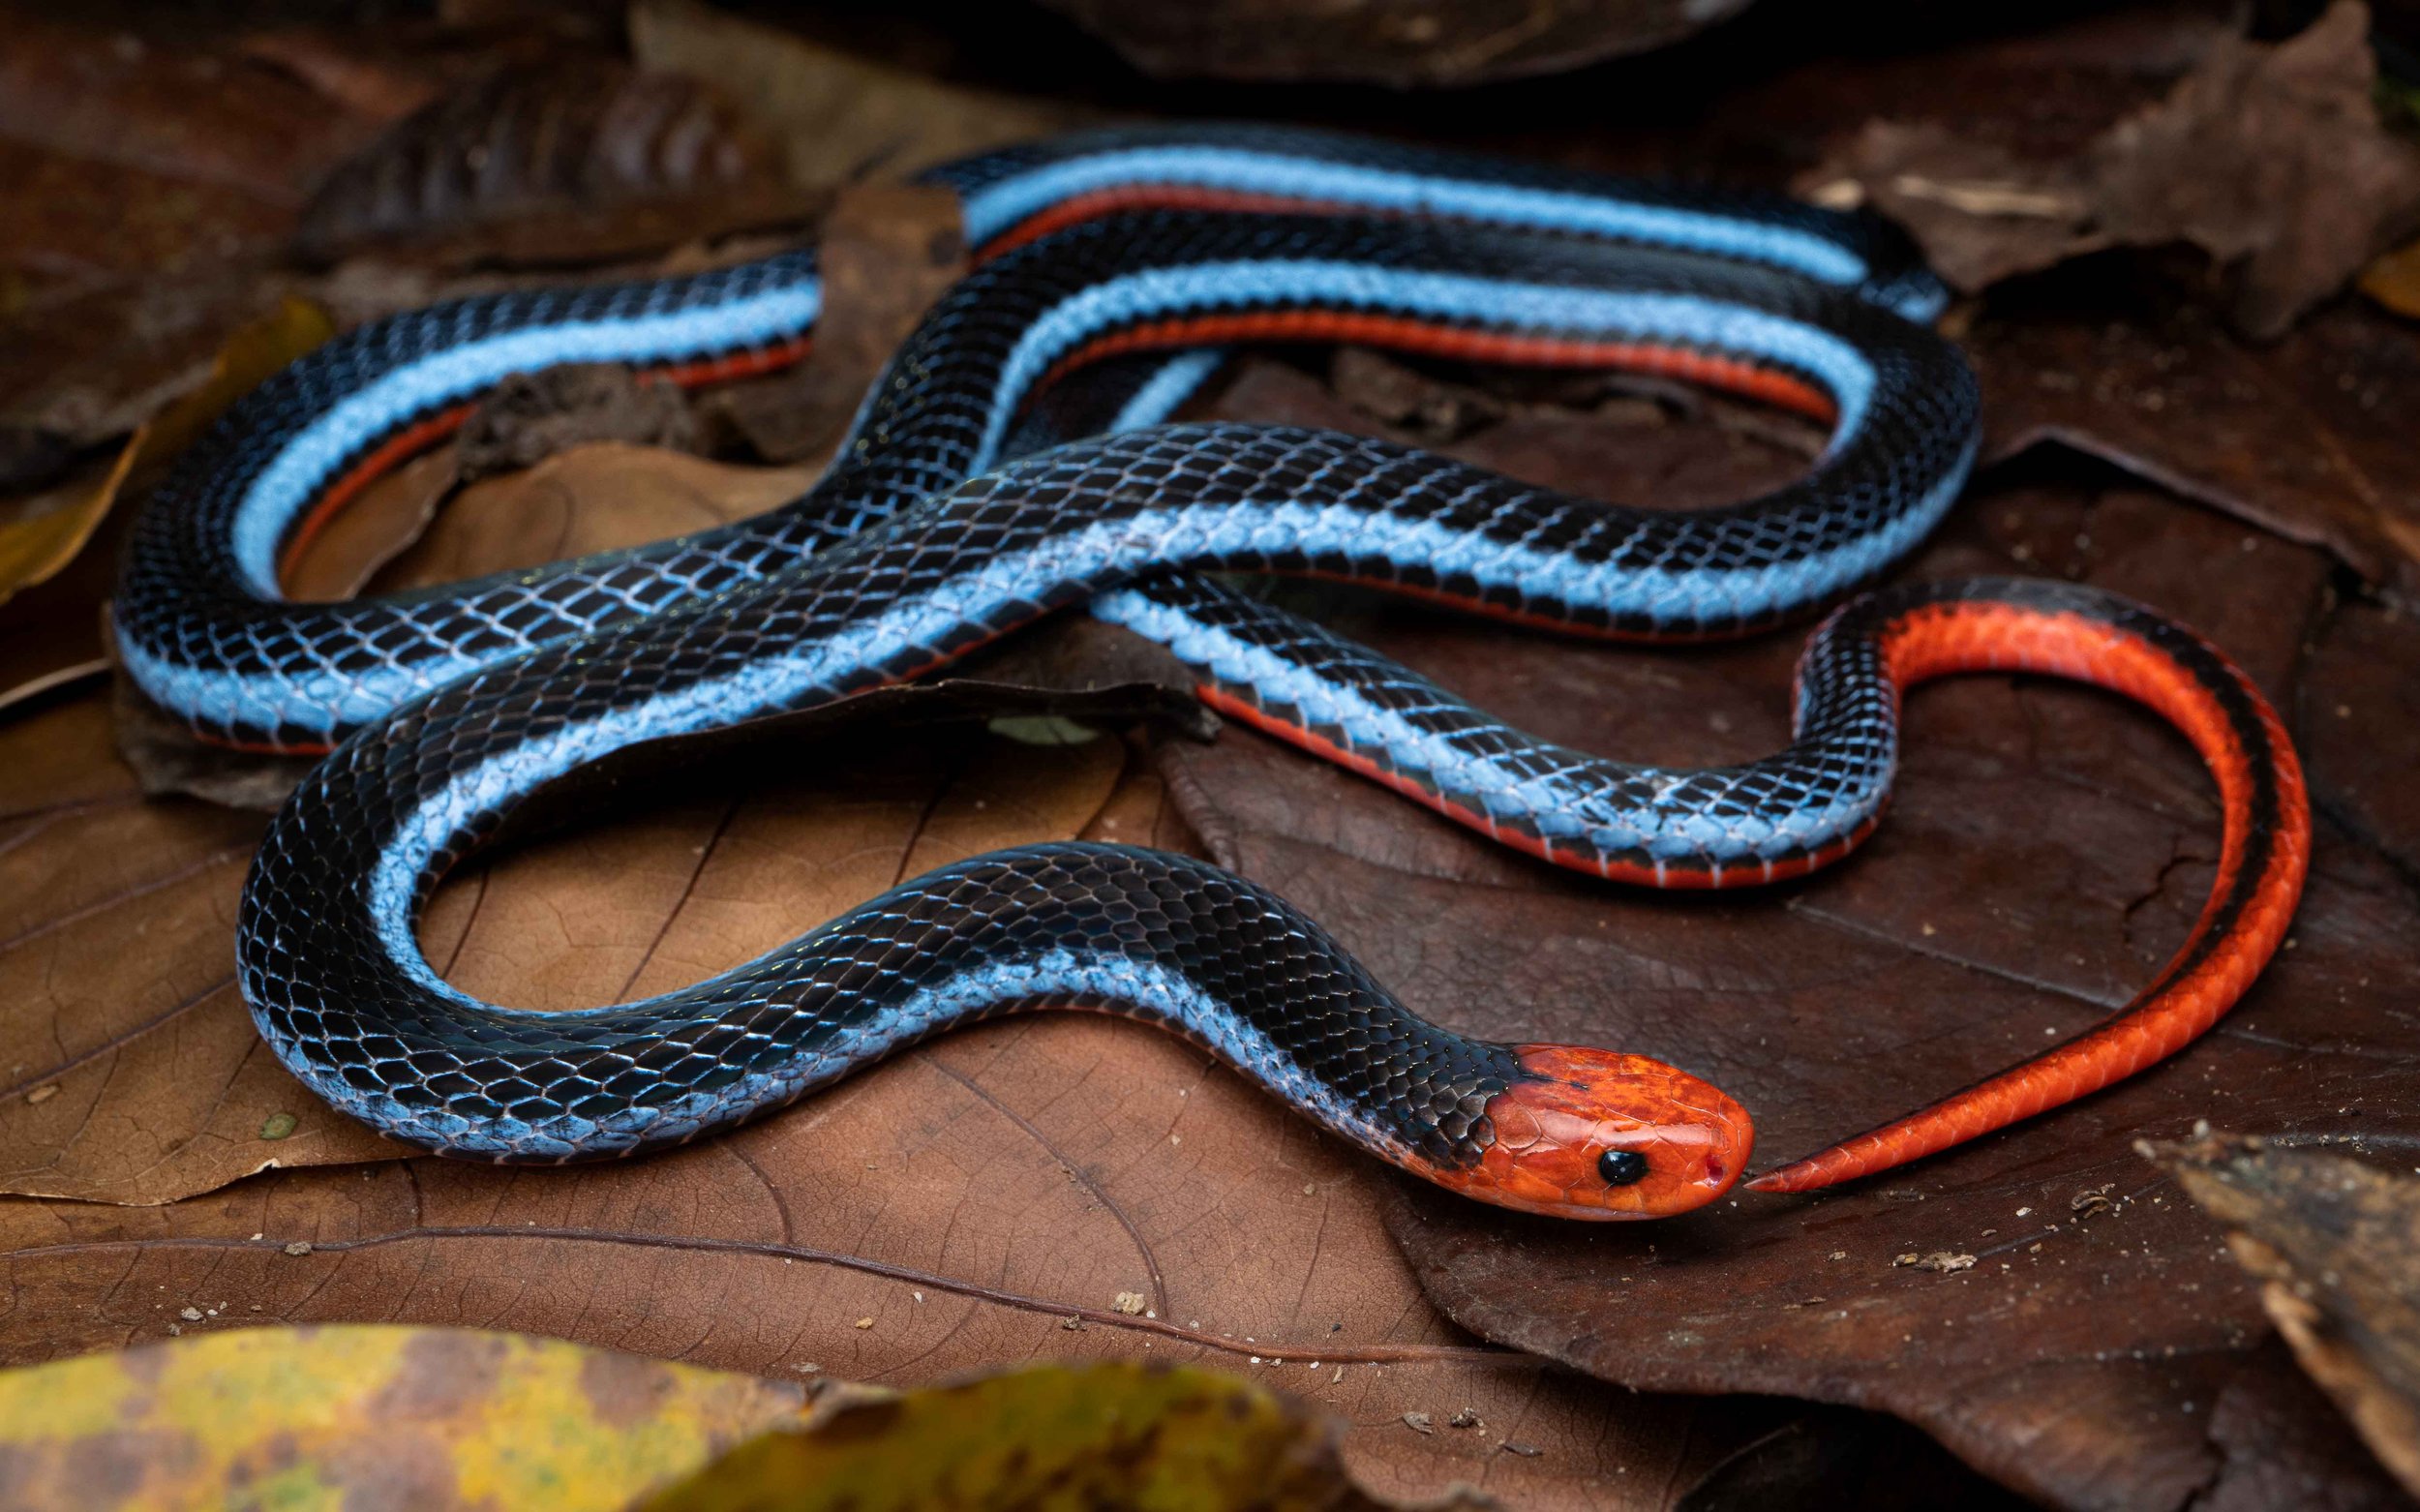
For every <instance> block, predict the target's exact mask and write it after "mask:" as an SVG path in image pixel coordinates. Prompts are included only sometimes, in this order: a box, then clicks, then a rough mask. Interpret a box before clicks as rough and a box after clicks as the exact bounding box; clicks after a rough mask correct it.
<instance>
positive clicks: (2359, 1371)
mask: <svg viewBox="0 0 2420 1512" xmlns="http://www.w3.org/2000/svg"><path fill="white" fill-rule="evenodd" d="M2136 1149H2137V1150H2139V1151H2140V1152H2141V1153H2142V1154H2143V1155H2144V1156H2145V1157H2146V1158H2148V1159H2150V1160H2152V1161H2154V1162H2156V1163H2158V1164H2160V1165H2161V1166H2162V1167H2163V1168H2164V1169H2165V1170H2167V1171H2168V1173H2169V1174H2171V1175H2173V1176H2174V1177H2175V1178H2176V1179H2177V1182H2178V1183H2179V1184H2180V1185H2181V1186H2183V1187H2184V1189H2185V1192H2186V1194H2187V1195H2189V1196H2191V1197H2192V1198H2193V1200H2194V1201H2195V1202H2198V1203H2200V1204H2201V1206H2202V1207H2203V1208H2205V1209H2206V1210H2208V1212H2209V1213H2210V1215H2211V1216H2212V1217H2213V1218H2216V1219H2217V1220H2218V1221H2219V1222H2220V1223H2222V1224H2223V1225H2226V1228H2227V1230H2228V1232H2227V1243H2228V1245H2229V1246H2230V1247H2231V1248H2232V1249H2233V1250H2234V1252H2235V1257H2236V1258H2237V1259H2238V1260H2241V1261H2242V1262H2243V1265H2244V1268H2245V1269H2246V1270H2248V1271H2250V1272H2252V1274H2253V1275H2254V1277H2256V1278H2257V1279H2258V1280H2259V1281H2260V1283H2261V1287H2260V1301H2261V1305H2262V1306H2263V1307H2265V1308H2266V1309H2267V1310H2268V1314H2269V1316H2270V1318H2271V1319H2272V1320H2273V1321H2274V1322H2275V1323H2276V1324H2277V1327H2278V1331H2279V1332H2280V1333H2282V1334H2284V1336H2285V1340H2286V1342H2287V1343H2288V1344H2290V1345H2292V1346H2293V1348H2294V1354H2295V1357H2296V1358H2297V1359H2299V1360H2300V1361H2301V1362H2302V1366H2303V1369H2304V1370H2306V1371H2308V1372H2310V1373H2311V1376H2312V1378H2313V1379H2314V1380H2316V1381H2317V1382H2318V1383H2319V1384H2320V1385H2321V1386H2323V1387H2325V1388H2326V1389H2327V1391H2328V1394H2329V1395H2330V1396H2332V1397H2334V1398H2335V1399H2336V1401H2337V1405H2338V1406H2342V1407H2343V1408H2344V1415H2345V1416H2346V1417H2348V1418H2350V1419H2351V1420H2352V1422H2353V1425H2354V1426H2355V1427H2356V1428H2358V1429H2359V1430H2360V1431H2361V1436H2362V1437H2363V1438H2364V1439H2365V1440H2367V1441H2368V1443H2369V1445H2370V1447H2371V1449H2372V1450H2373V1451H2375V1453H2376V1455H2377V1457H2378V1459H2379V1460H2380V1461H2381V1462H2382V1463H2383V1464H2384V1465H2385V1466H2386V1467H2387V1468H2389V1469H2391V1470H2393V1471H2394V1472H2395V1476H2396V1478H2397V1479H2398V1480H2400V1481H2402V1482H2403V1485H2404V1489H2405V1491H2406V1492H2409V1493H2410V1494H2411V1495H2413V1496H2415V1497H2420V1275H2415V1274H2414V1268H2415V1266H2416V1265H2420V1258H2416V1257H2420V1181H2416V1180H2414V1179H2413V1178H2412V1177H2410V1176H2408V1175H2401V1174H2390V1173H2389V1172H2387V1171H2385V1170H2382V1169H2380V1168H2379V1167H2377V1166H2375V1165H2373V1164H2365V1163H2364V1162H2361V1161H2355V1160H2347V1159H2346V1158H2344V1156H2341V1155H2329V1154H2325V1153H2322V1152H2319V1151H2304V1150H2293V1149H2284V1148H2278V1147H2274V1146H2271V1145H2268V1144H2267V1143H2266V1142H2265V1141H2262V1140H2257V1139H2241V1140H2239V1139H2230V1138H2228V1137H2226V1136H2225V1135H2223V1134H2211V1135H2207V1136H2206V1137H2197V1138H2195V1139H2193V1140H2191V1141H2185V1142H2179V1143H2166V1144H2156V1143H2152V1142H2149V1141H2145V1142H2143V1143H2140V1144H2138V1145H2137V1146H2136Z"/></svg>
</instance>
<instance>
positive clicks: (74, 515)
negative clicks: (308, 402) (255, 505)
mask: <svg viewBox="0 0 2420 1512" xmlns="http://www.w3.org/2000/svg"><path fill="white" fill-rule="evenodd" d="M335 331H336V324H335V322H334V321H333V320H331V319H330V318H328V314H327V312H326V311H324V310H322V309H320V308H319V307H318V305H316V304H313V303H311V302H310V301H308V300H303V299H295V298H292V297H290V296H289V297H287V299H285V300H284V301H282V302H281V303H280V304H279V306H278V308H277V309H276V310H275V311H273V312H271V313H270V314H268V315H265V316H263V317H261V318H259V319H257V320H255V321H253V322H252V323H251V324H249V325H246V326H244V327H243V328H242V329H240V330H238V331H236V332H235V333H234V334H233V335H232V336H229V337H228V338H227V345H226V346H225V347H223V348H220V349H219V354H218V356H217V357H216V358H214V359H213V360H212V362H211V367H210V377H209V378H207V379H206V380H205V381H204V382H203V383H202V385H201V386H200V387H199V388H197V389H196V390H195V391H194V392H192V393H190V394H187V395H186V396H185V397H184V398H182V399H179V400H177V401H176V402H175V403H174V404H172V405H169V406H168V407H167V408H165V409H163V410H161V411H160V412H159V413H158V414H156V415H154V416H152V417H151V419H149V420H147V421H145V422H144V423H143V424H142V425H141V426H140V427H139V428H137V429H136V432H135V434H134V435H133V436H132V437H130V438H128V440H127V442H126V445H125V447H124V448H123V449H122V450H120V451H119V453H118V455H117V459H116V461H115V462H113V463H111V464H110V467H109V470H108V471H107V472H106V473H105V474H103V476H102V478H101V480H100V481H99V483H97V484H95V485H92V486H91V487H89V488H85V489H80V490H73V491H69V492H67V493H64V494H61V495H58V496H55V497H52V496H45V498H44V499H40V500H37V501H35V502H34V503H33V504H31V505H16V506H0V602H6V601H7V600H8V599H9V597H10V596H11V595H13V594H15V592H16V591H17V590H19V589H25V588H31V587H33V586H34V585H35V584H37V583H40V582H42V581H44V580H45V579H46V578H49V577H51V576H52V575H54V574H55V573H57V572H58V570H59V569H60V568H62V567H64V566H66V565H67V564H68V563H69V562H70V561H73V560H74V559H76V553H77V552H79V551H81V550H82V549H83V546H84V543H85V542H86V541H88V540H90V539H91V538H92V533H93V531H94V530H95V529H97V528H98V527H99V526H100V524H101V521H102V519H103V518H104V517H105V516H106V515H107V514H108V512H109V507H110V505H112V504H114V503H116V502H117V499H118V495H119V494H120V493H122V492H123V491H124V490H125V487H126V483H127V480H128V479H129V478H130V477H133V476H135V475H136V473H137V472H139V471H145V470H147V469H151V468H153V467H155V466H157V465H158V464H160V463H162V462H165V461H166V460H167V459H168V458H170V457H173V456H175V455H176V454H177V453H178V452H180V451H183V450H184V449H185V448H186V447H187V446H189V445H191V444H193V442H194V440H195V439H196V438H198V437H199V436H200V435H201V433H202V431H203V430H204V429H205V428H206V427H208V425H209V424H210V422H211V421H213V420H215V419H217V418H218V417H219V415H220V413H221V412H222V411H224V410H225V409H226V408H227V406H229V405H231V404H233V403H235V401H236V400H238V399H241V398H242V397H243V396H244V395H246V394H249V393H251V392H252V391H253V390H254V389H255V388H257V387H259V386H260V383H261V380H262V379H264V378H268V377H269V376H270V375H271V374H273V373H275V372H277V371H278V370H279V369H280V368H283V367H285V366H286V365H287V363H289V362H291V361H293V360H294V359H295V358H296V357H299V356H301V355H302V354H303V353H304V352H307V351H309V350H311V348H314V347H317V346H318V345H319V344H320V343H321V342H324V341H326V340H327V339H328V338H329V337H330V336H331V335H333V334H335ZM13 511H17V512H13Z"/></svg>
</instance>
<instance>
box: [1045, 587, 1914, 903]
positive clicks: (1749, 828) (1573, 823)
mask: <svg viewBox="0 0 2420 1512" xmlns="http://www.w3.org/2000/svg"><path fill="white" fill-rule="evenodd" d="M1091 608H1092V612H1093V614H1094V615H1095V616H1096V617H1098V618H1099V619H1101V620H1105V621H1107V622H1108V623H1110V624H1115V625H1123V626H1124V627H1126V628H1127V629H1130V630H1133V631H1134V632H1135V633H1136V634H1138V635H1141V636H1144V637H1147V638H1148V639H1150V640H1154V641H1157V642H1159V643H1160V644H1162V645H1163V646H1165V647H1166V648H1167V649H1168V650H1170V651H1171V652H1173V653H1174V654H1175V655H1176V657H1177V659H1178V660H1180V661H1183V662H1185V663H1186V664H1187V665H1189V666H1193V667H1197V668H1200V669H1201V670H1202V671H1203V672H1205V673H1207V674H1208V675H1209V677H1210V678H1211V679H1212V680H1215V681H1217V682H1219V683H1221V684H1224V685H1225V686H1226V687H1229V688H1242V689H1248V690H1250V692H1251V694H1252V696H1253V698H1254V699H1255V702H1257V703H1258V704H1259V705H1260V706H1261V707H1263V708H1267V709H1292V710H1295V711H1299V712H1300V714H1301V716H1302V722H1303V723H1304V724H1305V725H1306V726H1310V727H1315V728H1325V729H1341V730H1347V731H1350V732H1351V743H1352V746H1353V748H1354V749H1355V750H1356V751H1358V752H1360V753H1361V754H1363V755H1366V756H1369V757H1371V758H1372V759H1374V760H1376V761H1378V762H1379V763H1380V765H1382V766H1384V767H1385V768H1386V769H1387V770H1389V771H1394V772H1398V773H1404V774H1413V775H1421V776H1425V777H1426V778H1427V779H1428V781H1429V783H1430V785H1431V786H1432V787H1434V788H1435V789H1436V790H1437V791H1438V792H1440V793H1443V794H1445V795H1447V796H1449V797H1454V798H1456V799H1457V801H1467V802H1475V803H1484V804H1485V815H1486V817H1487V818H1488V819H1490V820H1492V821H1494V822H1496V823H1498V824H1510V825H1521V826H1526V827H1528V829H1530V830H1533V831H1535V832H1537V833H1538V834H1539V835H1540V836H1541V837H1543V838H1544V839H1546V840H1548V841H1549V842H1552V843H1555V844H1557V845H1558V846H1559V847H1561V848H1563V849H1566V850H1579V849H1582V848H1583V847H1585V848H1586V849H1587V850H1588V852H1591V853H1593V854H1596V855H1600V856H1624V855H1631V854H1640V855H1645V856H1647V857H1649V858H1650V859H1651V860H1656V861H1662V862H1670V863H1674V864H1684V863H1703V862H1719V863H1721V864H1723V865H1725V866H1731V865H1739V864H1749V865H1752V864H1754V863H1756V862H1760V861H1765V860H1780V859H1782V858H1784V857H1788V856H1794V855H1801V854H1804V853H1806V852H1809V851H1813V850H1816V849H1819V848H1821V847H1822V846H1824V845H1826V844H1828V843H1830V841H1832V840H1835V839H1839V838H1841V837H1843V836H1845V835H1847V834H1850V833H1852V832H1855V831H1856V829H1857V828H1858V826H1860V824H1862V823H1864V822H1865V820H1867V819H1869V818H1871V817H1872V816H1873V815H1874V814H1876V813H1878V812H1879V811H1880V810H1881V807H1882V804H1883V801H1884V798H1885V796H1886V795H1887V794H1888V793H1889V791H1890V786H1891V782H1890V778H1891V772H1890V769H1889V768H1888V767H1876V768H1872V769H1869V770H1864V771H1860V772H1859V773H1857V775H1858V778H1859V780H1858V781H1856V782H1854V783H1843V784H1842V791H1841V793H1840V795H1839V796H1838V797H1836V798H1834V799H1833V800H1832V801H1830V802H1829V803H1827V804H1825V805H1823V806H1822V807H1816V808H1800V809H1798V810H1794V811H1792V812H1790V813H1788V814H1785V815H1783V816H1781V817H1780V818H1779V819H1778V820H1774V821H1761V820H1759V819H1758V818H1757V816H1755V815H1752V814H1748V813H1743V812H1740V811H1738V810H1729V811H1725V812H1721V813H1699V812H1691V811H1689V810H1686V809H1666V808H1662V807H1657V806H1654V805H1650V804H1625V803H1620V802H1618V801H1614V799H1613V796H1612V794H1611V793H1610V792H1609V791H1608V790H1607V789H1606V788H1604V787H1603V786H1601V785H1598V784H1595V783H1590V782H1587V781H1581V782H1574V781H1573V780H1572V774H1571V773H1570V772H1569V771H1554V770H1551V769H1550V770H1539V769H1538V766H1537V764H1536V763H1535V762H1527V763H1520V764H1515V765H1514V766H1511V767H1506V768H1504V769H1503V770H1501V771H1497V774H1496V776H1495V777H1494V778H1493V779H1491V780H1483V779H1482V774H1483V773H1484V772H1485V771H1487V770H1488V769H1490V768H1491V767H1495V766H1497V762H1496V761H1495V759H1494V758H1493V757H1491V756H1489V755H1483V754H1476V753H1474V752H1472V751H1471V750H1469V749H1467V747H1466V745H1465V743H1464V742H1465V741H1467V739H1468V737H1469V736H1470V734H1471V733H1472V732H1471V730H1469V729H1468V728H1462V729H1454V728H1435V727H1428V726H1423V725H1422V724H1420V723H1418V722H1416V721H1415V720H1413V719H1411V718H1408V717H1407V716H1406V714H1405V713H1404V711H1401V710H1398V709H1392V708H1387V707H1384V706H1381V705H1379V704H1377V703H1375V702H1373V701H1372V700H1370V699H1369V698H1367V697H1365V696H1363V695H1362V693H1361V691H1360V690H1359V688H1358V687H1357V686H1356V685H1354V684H1352V683H1350V682H1346V681H1339V680H1332V679H1330V678H1328V677H1324V676H1321V675H1320V673H1319V672H1318V671H1317V670H1315V669H1313V668H1311V667H1306V666H1304V665H1302V664H1301V663H1299V662H1296V661H1293V660H1290V659H1288V658H1287V657H1286V655H1285V654H1284V653H1283V652H1281V651H1279V650H1275V649H1273V648H1271V647H1270V646H1268V645H1266V644H1265V643H1262V642H1258V641H1255V640H1251V639H1249V638H1246V637H1242V636H1238V635H1235V634H1232V633H1230V632H1229V631H1228V630H1227V629H1226V628H1225V627H1224V626H1219V625H1213V624H1207V623H1204V622H1203V621H1201V620H1196V619H1195V618H1194V617H1193V616H1192V615H1190V614H1187V613H1186V612H1184V611H1183V610H1181V609H1177V608H1175V607H1173V606H1171V605H1167V604H1164V603H1161V602H1160V601H1158V600H1156V599H1154V598H1152V597H1151V596H1150V595H1149V594H1148V593H1145V592H1140V591H1136V590H1119V591H1116V592H1112V593H1104V594H1102V595H1101V596H1099V597H1097V598H1095V599H1093V600H1092V604H1091ZM1438 697H1439V698H1440V699H1444V700H1449V701H1450V700H1451V695H1449V694H1445V693H1442V692H1441V691H1440V692H1439V693H1438ZM1454 702H1459V701H1454ZM1540 748H1541V747H1538V746H1533V745H1529V744H1528V743H1526V742H1525V743H1523V744H1522V745H1521V746H1520V747H1519V749H1520V750H1521V752H1523V753H1525V754H1529V755H1534V753H1535V752H1536V751H1537V750H1539V749H1540ZM1549 749H1551V747H1549ZM1569 754H1570V755H1571V757H1572V759H1573V760H1574V761H1575V762H1583V761H1588V758H1587V757H1584V756H1581V755H1579V754H1578V753H1576V752H1574V753H1569ZM1628 771H1629V773H1630V774H1631V776H1632V777H1633V778H1634V779H1635V780H1636V781H1638V782H1640V783H1643V784H1646V785H1649V786H1655V785H1658V784H1660V783H1671V782H1679V781H1683V780H1685V779H1686V778H1688V777H1690V776H1692V775H1694V773H1691V772H1687V771H1671V770H1669V769H1665V768H1658V767H1633V768H1630V769H1628Z"/></svg>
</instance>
